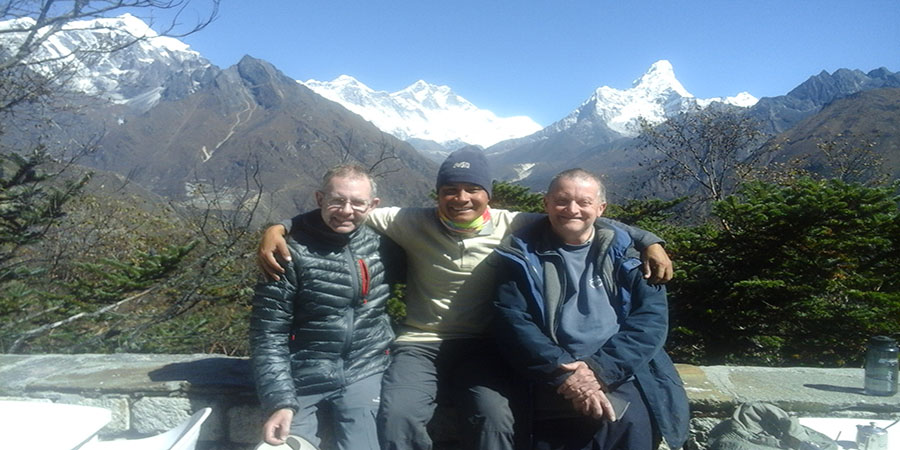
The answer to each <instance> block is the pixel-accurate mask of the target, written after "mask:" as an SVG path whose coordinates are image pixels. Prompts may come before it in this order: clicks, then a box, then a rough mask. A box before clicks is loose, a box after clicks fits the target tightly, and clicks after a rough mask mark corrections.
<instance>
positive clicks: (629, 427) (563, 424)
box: [532, 382, 660, 450]
mask: <svg viewBox="0 0 900 450" xmlns="http://www.w3.org/2000/svg"><path fill="white" fill-rule="evenodd" d="M616 392H618V393H619V394H620V395H621V396H622V397H623V398H625V399H627V400H628V401H630V402H631V405H630V406H628V409H627V410H626V411H625V414H624V415H623V416H622V417H620V418H619V419H618V420H617V421H615V422H609V421H607V420H605V419H600V420H597V419H593V418H590V417H585V416H573V417H568V418H554V419H541V418H540V417H539V416H537V417H535V420H534V423H533V424H532V440H533V444H534V445H533V448H534V449H535V450H653V449H655V448H657V447H658V446H659V442H660V438H659V436H657V434H656V432H655V431H654V428H653V423H652V421H651V418H650V411H649V410H648V409H647V406H646V403H645V402H644V400H643V397H642V396H641V393H640V391H639V390H638V388H637V386H636V385H635V383H634V382H628V383H624V384H622V385H621V386H619V387H618V388H617V389H616ZM573 412H574V411H573Z"/></svg>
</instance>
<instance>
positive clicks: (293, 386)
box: [250, 165, 402, 450]
mask: <svg viewBox="0 0 900 450" xmlns="http://www.w3.org/2000/svg"><path fill="white" fill-rule="evenodd" d="M316 202H317V203H318V205H319V209H317V210H314V211H311V212H308V213H306V214H302V215H299V216H297V217H295V218H294V219H293V223H292V226H291V229H292V231H293V232H292V234H291V236H290V239H288V241H287V248H288V249H289V251H290V255H291V262H290V263H289V264H286V265H285V267H284V273H283V276H282V277H280V280H278V281H269V282H265V283H260V284H258V285H257V286H256V294H255V296H254V298H253V310H252V313H251V319H250V344H251V350H252V365H253V369H254V375H255V379H256V383H257V391H258V393H259V397H260V400H261V403H262V406H263V409H264V410H265V411H266V412H267V413H268V414H269V416H268V420H266V422H265V424H264V425H263V439H264V440H265V441H266V442H267V443H269V444H273V445H278V444H281V443H282V442H283V441H284V439H285V438H286V437H287V436H288V434H289V433H290V434H294V435H299V436H301V437H303V438H306V439H307V440H309V441H311V442H312V443H314V444H316V445H318V443H319V438H318V437H317V428H318V422H317V419H316V412H317V410H318V409H319V407H320V406H321V405H322V404H326V403H327V404H329V405H330V410H331V415H332V417H333V419H334V420H333V422H332V423H331V424H329V425H331V426H332V429H333V435H334V437H335V445H336V447H337V448H339V449H344V450H360V449H372V450H377V449H378V448H379V445H378V436H377V432H376V425H375V414H376V413H377V411H378V402H379V396H380V392H381V378H382V373H383V372H384V370H385V369H386V368H387V366H388V361H389V355H388V353H387V349H388V346H389V344H390V343H391V341H393V339H394V332H393V330H392V328H391V325H390V320H389V318H388V316H387V314H385V304H386V302H387V299H388V296H389V294H390V286H389V284H388V282H389V281H390V280H388V279H387V273H388V271H389V270H390V269H391V268H392V266H393V267H397V266H398V263H399V265H400V266H402V261H399V262H396V261H395V262H394V263H393V264H392V263H391V262H390V261H388V259H389V255H391V254H392V253H393V252H392V251H391V250H390V249H388V248H387V247H388V246H390V245H392V243H391V242H390V241H389V240H388V239H387V238H384V237H383V236H381V235H379V234H378V233H376V232H374V231H373V230H372V229H371V228H369V227H367V226H365V224H364V223H365V220H366V216H367V215H368V214H369V212H371V211H372V210H373V209H374V208H375V207H377V206H378V203H379V199H378V198H377V197H376V196H375V182H374V181H373V180H372V179H371V178H370V177H369V175H368V174H367V173H366V171H365V169H363V168H361V167H359V166H353V165H343V166H337V167H335V168H332V169H331V170H329V171H328V173H326V175H325V177H324V182H323V185H322V187H321V189H320V190H319V191H317V192H316Z"/></svg>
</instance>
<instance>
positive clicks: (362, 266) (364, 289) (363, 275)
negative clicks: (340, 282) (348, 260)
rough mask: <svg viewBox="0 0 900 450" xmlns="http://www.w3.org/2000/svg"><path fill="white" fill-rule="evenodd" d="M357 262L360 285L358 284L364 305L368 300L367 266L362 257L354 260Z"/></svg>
mask: <svg viewBox="0 0 900 450" xmlns="http://www.w3.org/2000/svg"><path fill="white" fill-rule="evenodd" d="M356 262H357V263H358V264H359V276H360V280H361V282H362V283H361V284H362V286H360V292H361V293H362V304H363V305H365V304H366V303H367V302H368V301H369V300H368V298H367V297H368V295H369V266H367V265H366V262H365V261H363V260H362V258H360V259H358V260H356Z"/></svg>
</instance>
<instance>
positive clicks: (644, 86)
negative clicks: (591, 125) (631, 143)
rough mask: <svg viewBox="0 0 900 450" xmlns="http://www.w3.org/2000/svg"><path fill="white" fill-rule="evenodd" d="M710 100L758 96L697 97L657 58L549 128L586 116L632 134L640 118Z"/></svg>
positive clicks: (743, 100)
mask: <svg viewBox="0 0 900 450" xmlns="http://www.w3.org/2000/svg"><path fill="white" fill-rule="evenodd" d="M713 102H720V103H725V104H730V105H735V106H741V107H750V106H753V105H754V104H756V102H757V98H756V97H754V96H752V95H750V94H749V93H747V92H741V93H740V94H737V95H736V96H734V97H727V98H720V97H715V98H709V99H698V98H696V97H694V96H693V95H692V94H691V93H690V92H688V91H687V89H685V88H684V86H682V85H681V83H680V82H679V81H678V79H677V78H675V71H674V69H673V68H672V64H671V63H670V62H669V61H666V60H660V61H657V62H655V63H653V65H651V66H650V69H648V70H647V72H646V73H645V74H643V75H642V76H641V77H640V78H638V79H637V80H635V81H634V82H633V83H632V87H631V88H630V89H626V90H619V89H614V88H611V87H609V86H602V87H599V88H597V90H595V91H594V93H593V94H592V95H591V96H590V98H588V99H587V100H585V102H584V103H582V104H581V106H579V107H578V108H577V109H576V110H575V111H573V112H572V113H570V114H569V115H568V116H566V117H565V118H563V119H562V120H560V121H558V122H556V123H554V124H553V125H551V126H550V127H548V128H549V129H551V130H553V131H556V132H559V131H564V130H567V129H570V128H572V127H574V126H576V125H577V124H579V123H580V122H584V121H585V120H589V121H591V122H596V123H599V124H603V125H605V126H606V127H607V128H609V129H610V130H611V131H613V132H615V133H618V134H619V135H621V136H623V137H634V136H636V135H637V134H638V133H639V132H640V127H639V124H638V121H639V119H640V118H644V119H645V120H647V121H648V122H650V123H654V124H655V123H660V122H663V121H664V120H666V118H669V117H672V116H674V115H676V114H678V113H681V112H685V111H688V110H690V109H696V108H705V107H707V106H709V105H710V104H712V103H713Z"/></svg>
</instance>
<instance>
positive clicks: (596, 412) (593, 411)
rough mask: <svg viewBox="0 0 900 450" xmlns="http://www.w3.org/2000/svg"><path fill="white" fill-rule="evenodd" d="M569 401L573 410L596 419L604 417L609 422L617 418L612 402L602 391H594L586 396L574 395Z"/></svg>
mask: <svg viewBox="0 0 900 450" xmlns="http://www.w3.org/2000/svg"><path fill="white" fill-rule="evenodd" d="M570 401H571V402H572V407H573V408H574V409H575V411H577V412H579V413H581V414H583V415H585V416H588V417H592V418H594V419H598V420H599V419H602V418H604V417H605V418H606V419H607V420H609V421H611V422H615V421H616V420H618V417H617V416H616V410H615V409H614V408H613V406H612V402H611V401H610V400H609V397H608V396H607V395H606V393H605V392H603V391H596V392H592V393H591V394H589V395H586V396H582V397H575V398H573V399H571V400H570Z"/></svg>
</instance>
